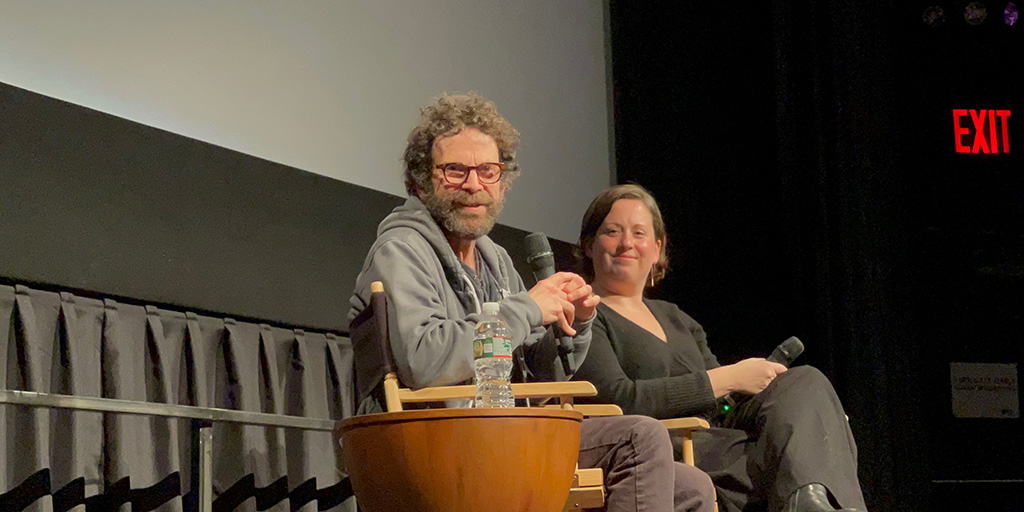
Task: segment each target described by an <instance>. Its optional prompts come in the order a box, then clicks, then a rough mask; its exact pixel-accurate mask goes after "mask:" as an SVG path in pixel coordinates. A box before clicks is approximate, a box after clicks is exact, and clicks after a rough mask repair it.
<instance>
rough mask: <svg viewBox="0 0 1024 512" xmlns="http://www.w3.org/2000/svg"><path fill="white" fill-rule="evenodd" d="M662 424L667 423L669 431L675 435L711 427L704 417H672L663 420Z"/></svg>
mask: <svg viewBox="0 0 1024 512" xmlns="http://www.w3.org/2000/svg"><path fill="white" fill-rule="evenodd" d="M661 424H662V425H665V428H667V429H668V433H669V434H673V435H682V434H684V433H686V432H692V431H694V430H705V429H709V428H711V425H710V424H709V423H708V420H706V419H704V418H672V419H670V420H661Z"/></svg>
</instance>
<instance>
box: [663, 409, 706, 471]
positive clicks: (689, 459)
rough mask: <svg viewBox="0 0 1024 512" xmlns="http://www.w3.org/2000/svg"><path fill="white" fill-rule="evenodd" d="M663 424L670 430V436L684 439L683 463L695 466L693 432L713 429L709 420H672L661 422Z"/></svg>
mask: <svg viewBox="0 0 1024 512" xmlns="http://www.w3.org/2000/svg"><path fill="white" fill-rule="evenodd" d="M661 423H662V424H663V425H665V428H667V429H668V433H669V435H673V436H679V437H682V438H683V462H685V463H687V464H689V465H691V466H694V465H696V464H695V460H694V457H693V432H694V431H695V430H704V429H709V428H711V425H709V424H708V422H707V420H705V419H703V418H672V419H670V420H661Z"/></svg>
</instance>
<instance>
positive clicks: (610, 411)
mask: <svg viewBox="0 0 1024 512" xmlns="http://www.w3.org/2000/svg"><path fill="white" fill-rule="evenodd" d="M544 408H545V409H565V408H566V407H565V406H562V405H555V404H552V405H545V406H544ZM572 410H574V411H576V412H580V413H583V416H585V417H587V418H592V417H596V416H622V408H621V407H619V406H617V405H615V404H572Z"/></svg>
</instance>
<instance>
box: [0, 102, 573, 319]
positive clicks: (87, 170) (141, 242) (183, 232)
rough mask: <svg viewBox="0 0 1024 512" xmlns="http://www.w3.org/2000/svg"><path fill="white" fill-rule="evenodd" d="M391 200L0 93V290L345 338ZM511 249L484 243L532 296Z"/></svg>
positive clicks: (511, 232) (505, 241)
mask: <svg viewBox="0 0 1024 512" xmlns="http://www.w3.org/2000/svg"><path fill="white" fill-rule="evenodd" d="M410 128H411V127H410ZM403 149H404V148H402V147H396V148H395V158H394V160H393V161H387V162H380V172H382V173H392V174H394V175H395V179H396V180H399V179H401V160H400V159H401V154H402V150H403ZM526 172H530V171H529V170H527V171H526ZM403 200H404V198H400V197H397V196H393V195H390V194H385V193H383V192H378V191H375V190H371V189H367V188H364V187H360V186H356V185H352V184H349V183H345V182H341V181H338V180H334V179H331V178H327V177H323V176H320V175H316V174H313V173H310V172H305V171H302V170H299V169H295V168H291V167H287V166H284V165H280V164H276V163H273V162H269V161H267V160H262V159H259V158H255V157H252V156H249V155H245V154H242V153H238V152H236V151H231V150H228V149H224V148H221V147H218V146H214V145H212V144H207V143H204V142H201V141H197V140H194V139H190V138H187V137H183V136H180V135H175V134H173V133H169V132H166V131H163V130H159V129H156V128H152V127H148V126H144V125H140V124H138V123H134V122H131V121H127V120H124V119H121V118H117V117H114V116H111V115H108V114H104V113H101V112H97V111H94V110H91V109H88V108H84V107H80V106H77V105H72V104H70V103H66V102H63V101H59V100H55V99H53V98H48V97H45V96H41V95H38V94H35V93H32V92H29V91H25V90H23V89H19V88H16V87H12V86H9V85H6V84H0V247H2V248H3V249H2V250H0V282H7V283H12V284H13V283H22V284H32V285H33V286H36V287H39V288H43V289H46V288H47V287H50V288H54V289H75V290H77V291H78V292H79V293H80V294H84V295H102V296H103V297H107V298H120V299H122V300H127V301H129V302H138V303H149V304H154V303H155V304H164V305H168V306H172V307H173V306H177V307H184V308H187V309H189V310H192V311H198V312H209V313H215V314H220V315H231V316H234V317H236V318H240V319H253V320H263V321H268V322H271V323H274V324H275V325H288V326H296V327H304V328H312V329H317V330H327V331H336V332H338V331H344V330H345V329H347V325H345V318H346V313H347V312H348V299H349V296H350V295H351V292H352V286H353V283H354V282H355V277H356V275H357V274H358V273H359V269H360V268H361V266H362V263H363V258H364V257H365V256H366V251H367V250H368V249H369V247H370V244H371V243H372V242H373V240H374V239H375V238H376V229H377V223H378V222H380V220H381V219H383V218H384V217H385V216H386V215H387V214H388V213H389V212H390V211H391V209H392V208H394V207H395V206H397V205H399V204H401V203H402V201H403ZM509 200H511V201H528V200H529V198H526V197H517V196H516V194H515V190H513V191H512V192H510V194H509ZM581 215H582V212H581ZM525 235H526V232H524V231H522V230H518V229H514V228H509V227H507V226H501V225H499V226H497V227H496V228H495V232H494V234H493V236H494V238H495V239H496V240H497V241H498V242H499V243H501V244H502V245H503V246H505V247H506V248H508V250H509V252H510V253H511V255H512V258H513V260H514V261H515V262H516V265H518V266H519V267H518V268H519V271H520V273H521V274H522V275H523V276H524V279H525V280H527V282H531V281H532V278H531V277H530V273H529V270H528V269H529V267H528V266H527V265H526V261H525V259H526V254H525V252H524V247H523V244H522V240H523V237H525ZM552 246H553V249H554V251H555V252H556V253H557V255H558V259H559V262H560V265H561V266H562V267H563V268H565V267H568V266H569V261H570V255H569V246H568V245H567V244H565V243H563V242H558V241H552Z"/></svg>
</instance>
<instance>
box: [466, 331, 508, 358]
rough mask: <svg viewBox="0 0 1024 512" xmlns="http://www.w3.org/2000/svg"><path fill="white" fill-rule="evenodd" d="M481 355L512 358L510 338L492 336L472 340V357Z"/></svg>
mask: <svg viewBox="0 0 1024 512" xmlns="http://www.w3.org/2000/svg"><path fill="white" fill-rule="evenodd" d="M482 357H502V358H509V359H511V358H512V338H508V337H504V336H494V337H490V338H477V339H475V340H473V359H480V358H482Z"/></svg>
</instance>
